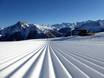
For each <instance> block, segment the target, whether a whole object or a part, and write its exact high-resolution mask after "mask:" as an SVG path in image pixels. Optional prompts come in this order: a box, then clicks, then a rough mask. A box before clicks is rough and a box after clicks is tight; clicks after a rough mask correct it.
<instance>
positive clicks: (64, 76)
mask: <svg viewBox="0 0 104 78" xmlns="http://www.w3.org/2000/svg"><path fill="white" fill-rule="evenodd" d="M50 53H51V55H52V61H53V67H54V69H55V74H56V78H72V76H71V74H70V73H69V72H68V71H67V69H66V68H65V67H64V65H63V64H62V63H61V61H60V60H59V58H58V57H57V55H56V54H55V53H54V51H53V50H51V52H50Z"/></svg>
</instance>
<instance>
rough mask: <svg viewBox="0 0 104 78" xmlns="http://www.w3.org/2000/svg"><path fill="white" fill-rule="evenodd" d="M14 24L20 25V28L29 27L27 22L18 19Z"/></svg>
mask: <svg viewBox="0 0 104 78" xmlns="http://www.w3.org/2000/svg"><path fill="white" fill-rule="evenodd" d="M16 25H17V26H20V27H22V28H26V27H29V25H28V24H27V22H25V21H18V22H17V23H16Z"/></svg>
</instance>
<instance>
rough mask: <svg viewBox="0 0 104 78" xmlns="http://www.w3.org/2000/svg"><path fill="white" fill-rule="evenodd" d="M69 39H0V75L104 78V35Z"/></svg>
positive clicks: (36, 77) (19, 77)
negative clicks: (0, 40) (9, 40)
mask: <svg viewBox="0 0 104 78" xmlns="http://www.w3.org/2000/svg"><path fill="white" fill-rule="evenodd" d="M70 38H71V39H70ZM70 38H69V39H66V38H62V39H60V38H56V39H54V38H53V39H36V40H26V41H15V42H0V78H104V38H103V41H102V40H101V41H100V40H99V41H97V40H95V38H92V39H91V38H87V37H86V39H81V37H76V38H77V39H75V37H70ZM78 38H79V39H78ZM82 38H83V37H82Z"/></svg>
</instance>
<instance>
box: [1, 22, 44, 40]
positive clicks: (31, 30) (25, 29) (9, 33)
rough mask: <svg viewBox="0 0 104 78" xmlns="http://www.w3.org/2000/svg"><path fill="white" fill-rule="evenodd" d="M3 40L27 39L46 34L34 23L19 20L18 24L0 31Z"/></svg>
mask: <svg viewBox="0 0 104 78" xmlns="http://www.w3.org/2000/svg"><path fill="white" fill-rule="evenodd" d="M0 35H1V36H0V40H1V41H12V40H25V39H34V38H35V39H36V38H45V34H44V33H43V32H42V31H41V30H39V29H38V28H37V27H36V26H35V25H33V24H26V23H24V22H21V21H19V22H17V23H16V24H14V25H12V26H9V27H6V28H4V29H3V30H1V31H0Z"/></svg>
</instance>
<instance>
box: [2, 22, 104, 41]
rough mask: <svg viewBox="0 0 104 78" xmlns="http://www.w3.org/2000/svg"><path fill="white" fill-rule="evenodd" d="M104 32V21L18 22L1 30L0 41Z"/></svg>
mask: <svg viewBox="0 0 104 78" xmlns="http://www.w3.org/2000/svg"><path fill="white" fill-rule="evenodd" d="M103 31H104V20H97V21H92V20H88V21H84V22H77V23H62V24H54V25H45V24H27V23H26V22H21V21H19V22H17V23H16V24H14V25H11V26H9V27H6V28H0V41H14V40H26V39H38V38H53V37H67V36H71V35H80V36H86V35H92V34H93V33H97V32H103Z"/></svg>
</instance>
